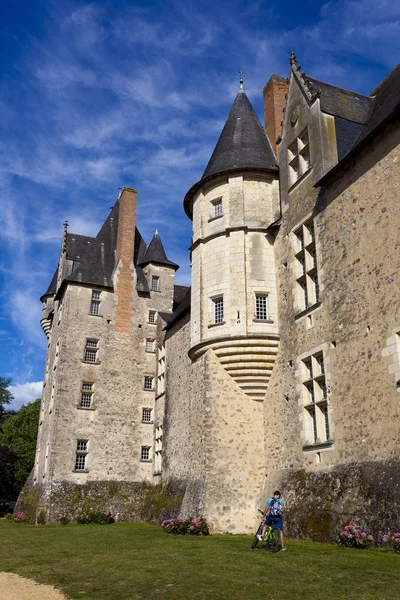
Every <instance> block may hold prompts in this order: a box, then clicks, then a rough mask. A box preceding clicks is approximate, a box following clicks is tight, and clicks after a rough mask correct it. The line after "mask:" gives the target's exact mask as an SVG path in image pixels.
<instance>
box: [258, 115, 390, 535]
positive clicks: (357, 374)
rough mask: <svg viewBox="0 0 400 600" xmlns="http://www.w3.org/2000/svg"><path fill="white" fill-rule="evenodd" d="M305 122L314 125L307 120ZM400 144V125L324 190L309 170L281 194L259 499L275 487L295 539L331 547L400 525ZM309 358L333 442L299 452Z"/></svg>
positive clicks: (377, 139) (302, 445) (385, 133)
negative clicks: (307, 226) (306, 283)
mask: <svg viewBox="0 0 400 600" xmlns="http://www.w3.org/2000/svg"><path fill="white" fill-rule="evenodd" d="M307 118H308V117H307ZM304 119H306V117H304ZM308 123H309V127H310V128H312V127H313V120H312V118H311V120H309V121H308ZM310 140H312V135H310ZM399 141H400V139H399V124H398V121H397V122H396V123H392V124H390V125H387V127H386V129H385V130H383V131H381V132H380V133H379V134H378V135H376V136H375V139H374V140H373V141H372V142H371V144H370V146H369V147H367V148H364V149H363V150H362V152H359V154H358V156H357V160H356V161H353V162H349V164H348V165H347V167H346V168H343V169H342V171H341V173H340V175H338V176H337V177H333V178H332V179H331V181H329V182H327V183H326V184H325V185H324V187H323V188H321V189H317V188H314V187H313V183H315V181H316V174H314V173H313V171H311V172H310V174H309V175H308V176H307V177H306V178H305V179H304V180H302V181H300V182H299V183H298V184H297V185H296V186H294V188H293V189H292V190H291V191H289V192H288V191H287V189H286V191H284V195H285V198H286V210H285V213H284V216H283V220H282V225H281V228H280V232H279V234H278V237H277V240H276V243H275V252H276V254H275V261H276V266H277V273H278V298H279V307H278V311H279V319H280V323H281V324H284V326H283V327H281V329H280V333H281V347H280V355H279V356H278V359H277V362H276V364H275V370H274V372H273V374H272V378H271V381H270V384H269V388H268V391H267V395H266V398H265V402H264V408H265V421H266V464H267V466H268V467H269V468H268V479H267V481H266V486H265V488H264V496H268V495H270V494H271V493H272V491H273V489H275V488H276V487H279V488H281V491H282V493H283V494H284V496H285V497H286V499H287V511H288V516H287V522H288V525H287V526H288V533H289V534H291V535H294V536H304V535H310V537H314V538H319V539H327V538H329V537H332V536H333V537H334V536H336V535H337V532H338V529H339V527H340V526H341V525H342V524H345V523H346V522H347V523H348V522H349V521H356V522H357V523H358V524H361V525H364V526H365V527H367V526H368V527H370V528H372V529H373V530H374V531H377V530H378V529H379V523H380V524H381V528H380V531H381V532H385V531H387V530H388V529H390V530H392V531H394V529H393V528H396V527H397V528H398V527H399V523H398V518H397V514H398V502H399V496H398V494H399V486H400V479H399V459H400V436H399V431H400V429H399V422H400V404H399V391H398V386H397V380H396V377H394V376H393V374H394V373H395V371H396V369H397V370H398V367H397V364H398V362H399V361H398V359H397V355H396V347H395V344H396V335H397V332H400V300H399V295H398V289H399V284H400V279H399V264H400V263H399V261H398V256H399V249H400V239H399V228H400V217H399V212H398V202H399V181H400V167H399V165H400V154H399ZM288 143H289V140H288ZM315 152H316V150H315V149H314V156H315ZM317 152H318V147H317ZM311 156H313V149H312V147H311ZM281 157H282V158H281V160H284V154H282V153H281ZM283 186H285V183H284V182H283ZM309 220H312V221H313V223H314V229H315V236H316V255H317V269H318V282H319V286H320V302H319V303H318V304H317V305H316V306H314V307H311V308H310V309H309V310H307V311H304V312H301V311H300V310H299V308H298V306H297V299H296V278H297V277H298V275H297V276H296V269H295V264H296V260H297V259H296V252H297V251H298V250H297V249H296V248H298V246H296V243H295V236H294V233H293V232H294V231H296V230H297V229H298V227H299V226H300V225H301V224H302V223H304V222H308V221H309ZM393 340H394V341H393ZM389 347H390V351H389V350H386V349H387V348H389ZM315 352H320V353H322V354H323V357H324V364H325V380H326V384H327V391H328V407H329V416H330V434H331V437H332V444H326V445H324V444H315V448H313V447H312V444H311V446H310V445H307V448H306V447H305V446H306V445H305V443H304V427H305V422H304V412H305V409H304V402H305V400H304V393H303V392H304V384H303V380H304V375H302V373H303V374H304V367H303V366H302V361H303V360H304V358H305V357H307V355H310V354H312V353H315ZM399 356H400V347H399ZM271 464H272V466H271ZM321 513H322V517H321V519H322V521H323V522H321V528H320V529H319V528H318V526H317V520H318V515H321ZM321 519H320V520H321ZM307 531H308V533H307Z"/></svg>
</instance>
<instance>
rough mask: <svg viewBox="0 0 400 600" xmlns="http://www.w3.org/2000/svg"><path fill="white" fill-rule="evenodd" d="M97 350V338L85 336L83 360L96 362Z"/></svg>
mask: <svg viewBox="0 0 400 600" xmlns="http://www.w3.org/2000/svg"><path fill="white" fill-rule="evenodd" d="M98 351H99V340H95V339H92V338H86V343H85V359H84V360H85V362H88V363H97V362H98Z"/></svg>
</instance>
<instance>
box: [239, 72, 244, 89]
mask: <svg viewBox="0 0 400 600" xmlns="http://www.w3.org/2000/svg"><path fill="white" fill-rule="evenodd" d="M239 75H240V79H239V90H242V89H243V71H239Z"/></svg>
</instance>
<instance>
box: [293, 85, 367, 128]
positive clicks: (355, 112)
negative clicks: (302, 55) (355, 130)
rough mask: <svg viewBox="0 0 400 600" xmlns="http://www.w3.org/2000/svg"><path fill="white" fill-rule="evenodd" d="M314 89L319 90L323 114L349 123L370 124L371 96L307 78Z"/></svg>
mask: <svg viewBox="0 0 400 600" xmlns="http://www.w3.org/2000/svg"><path fill="white" fill-rule="evenodd" d="M305 77H306V80H307V82H308V83H311V85H312V87H313V88H314V89H316V90H319V92H320V94H319V99H320V108H321V110H322V112H325V113H328V114H329V115H333V116H335V117H341V118H342V119H346V120H347V121H352V122H354V123H361V124H363V125H364V124H365V123H367V122H368V119H369V115H370V112H371V108H372V104H373V100H372V98H370V97H369V96H364V95H363V94H357V93H356V92H351V91H349V90H345V89H343V88H339V87H337V86H335V85H331V84H330V83H324V82H323V81H319V80H318V79H314V78H313V77H308V76H307V75H306V76H305Z"/></svg>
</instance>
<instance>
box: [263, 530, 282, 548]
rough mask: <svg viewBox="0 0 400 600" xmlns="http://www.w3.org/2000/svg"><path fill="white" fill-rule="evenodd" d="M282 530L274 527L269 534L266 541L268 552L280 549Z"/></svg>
mask: <svg viewBox="0 0 400 600" xmlns="http://www.w3.org/2000/svg"><path fill="white" fill-rule="evenodd" d="M280 539H281V532H280V530H279V529H277V528H276V527H274V529H273V530H272V531H271V533H270V534H269V535H268V539H267V541H266V542H265V549H266V551H267V552H278V550H279V549H280V547H281V546H280Z"/></svg>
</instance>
